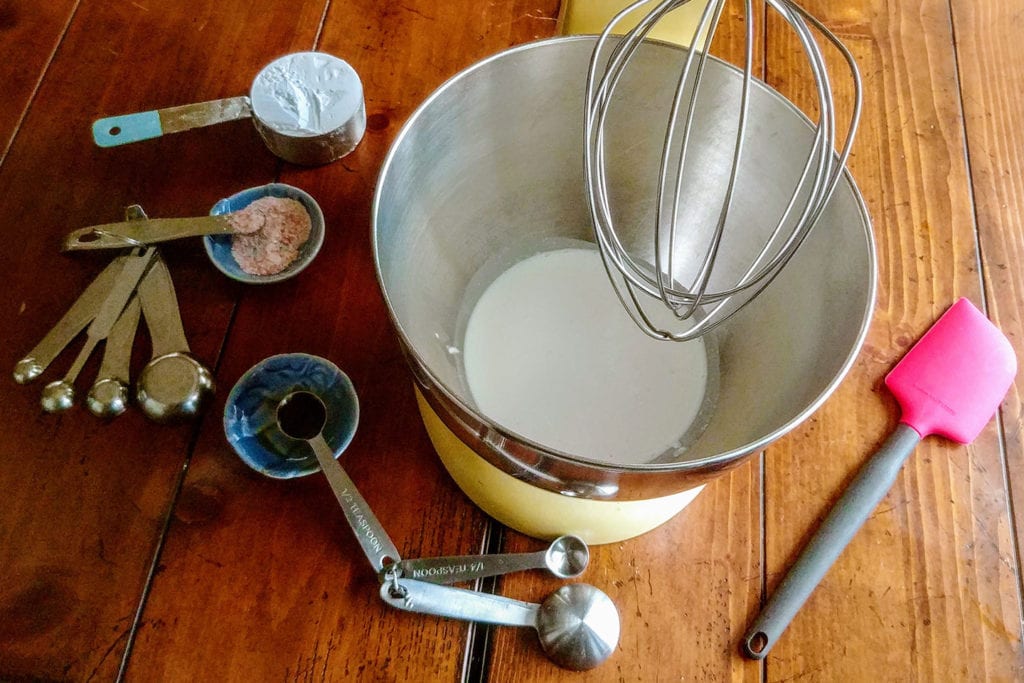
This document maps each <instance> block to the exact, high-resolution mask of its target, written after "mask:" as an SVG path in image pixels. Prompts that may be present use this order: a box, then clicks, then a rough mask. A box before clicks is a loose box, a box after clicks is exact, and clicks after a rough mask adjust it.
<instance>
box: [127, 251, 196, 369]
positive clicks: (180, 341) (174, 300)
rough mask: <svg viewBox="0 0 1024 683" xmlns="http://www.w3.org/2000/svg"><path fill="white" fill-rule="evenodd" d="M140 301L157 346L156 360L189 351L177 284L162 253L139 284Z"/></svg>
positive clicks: (154, 354)
mask: <svg viewBox="0 0 1024 683" xmlns="http://www.w3.org/2000/svg"><path fill="white" fill-rule="evenodd" d="M139 300H140V301H141V302H142V315H143V316H145V318H146V327H147V329H149V338H150V341H151V342H152V344H153V358H158V357H160V356H163V355H165V354H168V353H174V352H176V351H180V352H187V351H188V350H189V348H188V339H187V338H186V337H185V327H184V325H183V324H182V322H181V311H180V310H179V309H178V297H177V295H176V294H175V292H174V281H173V280H172V279H171V271H170V270H169V269H168V268H167V264H166V263H165V262H164V260H163V258H161V257H160V255H159V254H157V257H156V259H155V260H154V261H153V265H152V267H150V269H149V272H148V273H146V277H145V278H143V279H142V282H140V283H139Z"/></svg>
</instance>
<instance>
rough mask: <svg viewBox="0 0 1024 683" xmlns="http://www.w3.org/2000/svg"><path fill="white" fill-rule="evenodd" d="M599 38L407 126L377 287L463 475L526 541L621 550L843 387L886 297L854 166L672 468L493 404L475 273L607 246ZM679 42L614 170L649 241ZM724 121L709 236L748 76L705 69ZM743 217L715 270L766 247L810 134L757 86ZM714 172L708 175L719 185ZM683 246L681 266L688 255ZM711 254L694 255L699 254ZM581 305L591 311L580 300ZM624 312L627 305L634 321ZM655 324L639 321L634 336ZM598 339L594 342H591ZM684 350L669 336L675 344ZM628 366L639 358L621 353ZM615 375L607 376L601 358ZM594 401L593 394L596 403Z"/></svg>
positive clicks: (636, 242) (439, 102)
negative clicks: (600, 221)
mask: <svg viewBox="0 0 1024 683" xmlns="http://www.w3.org/2000/svg"><path fill="white" fill-rule="evenodd" d="M593 46H594V38H593V37H589V36H574V37H562V38H555V39H552V40H545V41H541V42H537V43H531V44H528V45H523V46H520V47H516V48H513V49H510V50H508V51H506V52H503V53H501V54H498V55H495V56H493V57H491V58H489V59H486V60H484V61H482V62H480V63H478V64H476V65H474V66H472V67H470V68H468V69H466V70H465V71H463V72H462V73H460V74H458V75H457V76H455V77H454V78H452V79H451V80H449V81H448V82H447V83H445V84H444V85H442V86H441V87H440V88H439V89H438V90H437V91H436V92H434V93H433V94H432V95H431V96H430V97H429V98H428V99H427V101H426V102H424V103H423V104H422V105H421V106H420V107H419V109H418V110H417V111H416V112H415V113H414V114H413V115H412V117H411V118H410V119H409V121H408V122H407V123H406V125H405V127H404V128H403V130H402V131H401V133H400V134H399V135H398V137H397V139H396V140H395V142H394V145H393V147H392V149H391V151H390V153H389V154H388V157H387V159H386V160H385V162H384V166H383V168H382V170H381V174H380V179H379V183H378V186H377V192H376V197H375V199H374V205H373V250H374V258H375V261H376V267H377V273H378V278H379V282H380V286H381V289H382V291H383V293H384V297H385V299H386V302H387V306H388V309H389V311H390V313H391V316H392V319H393V322H394V324H395V327H396V329H397V331H398V334H399V337H400V338H401V341H402V344H403V346H404V348H405V350H406V352H407V357H408V361H409V364H410V366H411V368H412V371H413V376H414V378H415V381H416V384H417V388H418V392H419V395H420V401H421V403H420V405H421V409H422V412H423V415H424V420H425V422H426V424H427V427H428V431H429V432H430V434H431V438H432V439H433V441H434V444H435V446H436V447H437V449H438V452H439V454H440V455H441V458H442V460H443V462H444V464H445V465H446V467H447V468H448V470H449V471H450V472H451V473H452V475H453V477H454V478H455V480H456V482H457V483H458V484H459V485H460V486H461V487H462V488H463V490H465V491H466V493H467V494H468V495H469V496H470V498H472V499H473V500H475V501H476V502H477V503H478V504H479V505H480V506H481V507H482V508H483V509H484V510H485V511H487V512H489V513H490V514H492V515H494V516H495V517H497V518H498V519H499V520H500V521H502V522H504V523H506V524H509V525H510V526H513V527H515V528H518V529H520V530H522V531H525V532H526V533H529V534H532V535H537V536H546V537H553V536H556V535H558V534H560V533H576V534H578V535H582V536H583V537H584V538H585V539H587V540H588V541H590V542H609V541H613V540H618V539H620V538H625V537H628V536H632V535H635V534H638V533H642V532H644V531H646V530H648V529H649V528H652V527H653V526H656V525H657V524H659V523H661V522H662V521H664V520H665V519H667V518H668V517H671V516H672V515H673V514H675V512H677V511H678V510H679V509H681V507H682V506H683V505H685V504H686V503H687V502H689V500H690V499H692V497H693V495H694V492H695V491H696V490H698V489H696V488H695V487H699V486H700V485H701V484H703V483H705V482H706V481H708V480H709V479H710V478H712V477H714V476H716V475H718V474H720V473H721V472H723V471H725V470H727V469H728V468H730V467H733V466H735V465H737V464H738V463H740V462H742V461H743V460H744V459H745V458H746V457H748V456H749V455H750V454H752V453H755V452H757V451H758V450H760V449H762V448H764V447H765V446H766V445H768V444H769V443H771V442H772V441H773V440H775V439H777V438H779V437H780V436H782V435H783V434H785V433H786V432H788V431H790V430H791V429H793V428H794V427H795V426H796V425H798V424H799V423H800V422H801V421H803V420H804V419H806V418H807V417H808V416H809V415H810V414H811V413H812V412H814V410H816V409H817V408H818V407H819V406H820V405H821V404H822V402H823V401H825V399H826V398H827V397H828V396H829V394H830V393H831V392H832V391H833V390H834V389H835V387H836V386H837V385H838V384H839V382H840V381H841V379H842V378H843V376H844V375H845V374H846V372H847V371H848V370H849V368H850V366H851V365H852V363H853V361H854V359H855V357H856V354H857V352H858V350H859V349H860V347H861V344H862V342H863V340H864V336H865V334H866V331H867V327H868V323H869V321H870V316H871V311H872V308H873V306H874V297H875V287H876V273H875V253H874V243H873V239H872V235H871V227H870V221H869V218H868V215H867V211H866V209H865V206H864V202H863V200H862V199H861V197H860V194H859V193H858V191H857V188H856V186H855V184H854V182H853V180H852V178H850V176H849V175H848V174H847V175H846V176H845V177H844V179H843V180H841V181H840V184H839V186H838V188H837V190H836V192H835V194H834V196H833V198H832V200H831V202H830V204H829V206H828V208H827V210H826V211H825V212H824V214H823V215H822V216H821V218H820V220H819V221H818V224H817V225H816V227H815V229H814V230H813V231H812V233H811V235H810V237H809V238H808V239H807V240H806V242H805V243H804V244H803V246H802V247H801V249H800V251H799V252H798V253H797V255H796V257H795V258H794V259H793V261H791V262H790V264H789V265H788V266H787V267H786V269H785V270H784V271H783V272H782V274H781V275H780V276H779V277H778V278H777V279H776V280H775V281H774V282H773V283H772V284H771V286H770V287H769V288H768V289H767V290H766V291H765V292H764V293H763V294H761V296H760V297H759V298H758V299H757V300H756V301H754V302H753V303H751V304H750V305H749V306H748V307H747V308H746V309H744V310H743V311H741V312H740V313H739V314H738V315H736V316H735V317H734V318H733V319H732V320H730V321H729V322H728V323H727V324H725V325H723V326H722V327H721V328H719V329H718V330H716V333H715V334H716V337H715V342H716V344H717V346H718V352H719V377H718V392H719V396H718V402H717V407H716V408H715V410H714V412H713V414H712V415H711V419H710V423H709V424H708V427H707V429H706V430H705V431H704V433H703V435H701V436H700V437H699V438H698V439H697V441H696V442H694V443H693V444H692V445H691V446H690V447H689V448H688V449H687V450H685V451H684V452H681V453H679V454H677V455H676V457H675V458H673V459H671V460H670V461H668V462H659V463H657V464H645V465H632V466H612V465H607V464H602V463H600V462H595V461H593V460H591V459H588V457H587V454H586V453H573V454H569V453H560V452H557V451H554V450H552V449H551V448H547V447H545V445H544V444H538V443H532V442H530V441H529V440H527V439H525V438H523V437H521V436H520V435H517V434H515V433H514V432H512V431H511V430H509V429H506V428H504V427H503V426H502V425H500V424H498V423H496V422H495V421H494V420H492V419H490V418H488V416H487V415H484V414H482V413H481V412H480V411H479V410H478V409H477V408H476V407H475V404H474V401H473V398H472V396H471V395H470V393H469V391H468V389H467V387H466V384H465V381H464V380H463V378H462V376H461V374H460V373H461V372H462V371H461V368H460V356H459V353H458V347H459V345H460V343H461V340H460V334H461V333H462V331H463V330H464V326H465V315H466V299H467V297H469V298H472V297H473V296H474V295H478V292H476V294H474V291H475V290H477V289H479V286H478V284H476V283H477V281H478V280H479V276H477V278H476V279H474V275H475V274H477V272H478V271H479V270H480V269H481V267H482V266H484V265H485V264H488V263H489V262H492V261H493V259H494V258H495V256H496V255H498V254H502V253H509V252H513V253H514V252H516V250H520V251H522V250H523V249H524V246H523V245H527V247H526V248H528V245H531V244H543V243H545V242H549V241H551V240H556V241H557V240H561V239H565V238H569V239H582V240H591V241H592V237H591V232H590V231H591V226H590V219H589V215H588V210H587V204H586V200H585V195H584V191H585V190H584V179H583V169H582V159H583V151H582V144H583V136H582V132H581V131H582V117H583V109H582V106H583V87H584V79H585V74H586V68H587V61H588V58H589V57H590V54H591V51H592V49H593ZM682 54H683V52H682V48H680V47H677V46H671V45H668V44H662V43H653V42H652V43H650V44H649V45H647V46H645V47H644V49H643V50H642V51H641V52H640V53H638V55H637V58H636V62H635V66H634V67H631V69H630V70H629V72H628V74H627V75H626V76H625V77H624V79H623V82H622V83H621V85H620V86H619V89H618V91H617V93H618V97H619V98H621V100H622V102H623V104H622V105H618V106H617V107H616V109H615V111H614V112H613V114H612V116H611V118H610V120H609V124H608V133H607V136H608V144H607V154H608V155H609V160H608V163H607V167H608V169H609V173H610V177H609V181H608V184H609V186H610V187H611V188H612V195H613V196H612V200H613V202H614V206H615V208H616V210H617V211H618V212H620V215H621V216H622V218H620V219H619V221H618V223H619V225H621V226H635V229H633V231H632V233H629V232H627V233H626V234H625V236H624V237H625V239H626V240H627V242H630V243H631V244H632V245H633V246H632V247H631V248H634V249H637V250H641V249H642V248H643V247H642V246H641V245H643V244H645V243H647V242H649V241H651V240H650V231H651V230H652V226H653V211H654V207H653V203H654V202H653V199H652V198H653V197H654V196H655V187H656V182H657V171H658V162H659V158H660V153H661V147H662V144H663V138H664V131H665V124H666V121H667V117H668V111H669V108H670V104H671V103H670V99H671V95H672V90H673V88H672V87H670V86H668V85H667V84H671V83H673V79H674V78H677V77H678V63H679V60H680V58H681V57H680V56H681V55H682ZM707 77H708V78H709V79H712V83H711V84H710V85H708V86H707V87H706V89H705V91H706V92H707V94H708V96H707V97H705V98H704V100H703V101H702V102H701V106H702V107H705V108H707V111H706V114H707V115H708V116H709V119H708V120H710V121H713V122H716V123H715V124H714V125H713V126H711V127H708V128H706V130H705V133H704V134H702V135H701V136H700V139H699V140H698V139H696V138H695V139H694V140H693V141H692V142H691V144H694V145H696V147H694V148H693V149H692V152H691V153H692V154H693V155H694V156H693V157H692V158H693V159H695V160H697V162H696V164H695V165H694V168H695V169H696V172H695V173H694V175H693V178H692V179H691V180H690V181H689V182H688V183H687V190H686V191H685V193H684V198H683V203H684V206H685V207H686V212H685V220H687V221H689V224H690V225H691V226H692V232H694V233H697V234H695V240H696V244H704V243H706V237H704V236H702V235H701V234H699V233H700V231H701V226H702V225H706V224H709V223H712V222H713V221H712V218H713V217H715V216H717V211H718V208H719V207H720V206H721V196H720V195H718V194H716V193H717V192H718V190H716V189H715V188H716V187H720V186H721V185H722V183H721V182H717V181H716V180H715V178H717V177H721V176H723V175H724V174H727V173H728V171H729V165H730V163H731V152H732V142H733V131H734V128H733V126H734V125H735V119H736V115H735V109H734V107H735V104H734V102H735V100H734V99H733V98H734V96H735V94H736V92H737V91H738V88H739V81H740V76H739V74H738V72H737V71H736V70H735V69H734V68H732V67H731V66H728V65H726V64H724V63H721V62H717V61H716V62H714V63H713V64H711V65H709V67H708V70H707ZM748 125H749V129H748V133H747V135H748V146H747V149H746V151H745V152H744V157H743V159H742V167H741V169H740V174H739V178H738V181H737V182H738V185H737V191H736V196H737V199H736V201H735V202H734V208H733V212H734V214H733V219H734V220H736V221H737V223H736V224H737V225H741V226H745V228H744V230H742V231H738V232H736V233H735V234H734V235H733V236H732V237H730V238H729V239H728V240H727V242H726V244H724V245H723V247H722V257H721V258H722V259H723V260H722V262H720V265H719V268H720V269H721V270H722V272H723V276H724V277H725V278H727V279H730V280H735V279H736V274H735V273H729V272H727V271H728V267H727V266H728V264H730V263H735V264H736V266H735V267H736V268H739V267H740V266H741V265H742V264H744V259H743V258H742V257H743V256H745V255H748V254H749V253H751V250H754V251H755V252H756V248H757V247H758V246H759V245H760V244H761V243H762V242H763V241H764V240H765V239H766V237H765V235H764V233H765V231H767V230H770V229H771V228H772V227H774V226H773V222H771V221H769V220H766V219H765V216H773V215H779V214H780V213H781V209H782V206H781V204H780V202H783V201H785V200H787V199H788V198H789V195H790V192H791V188H792V187H793V186H794V185H795V184H796V179H797V178H798V176H799V174H800V172H801V170H802V167H803V163H804V156H803V155H802V152H801V150H804V149H806V148H807V146H808V145H809V144H810V137H811V130H810V126H809V124H808V122H807V120H806V118H805V117H804V116H803V115H802V114H801V113H799V111H798V110H797V109H796V108H795V107H794V106H793V105H792V104H791V103H790V102H788V101H787V100H786V99H784V98H783V97H782V96H781V95H779V94H778V93H776V92H775V91H773V90H771V89H770V88H768V87H766V86H763V85H760V84H757V85H756V87H755V88H753V92H752V94H751V103H750V119H749V124H748ZM704 181H707V182H704ZM692 247H693V245H692V244H690V245H688V244H687V243H686V242H685V241H684V242H683V243H681V244H679V245H678V249H679V251H678V254H679V257H680V258H685V257H686V255H687V253H688V251H687V249H688V248H691V250H692V251H695V250H694V249H692ZM700 255H702V254H698V255H697V257H699V256H700ZM581 305H585V304H581ZM623 315H626V313H625V312H623ZM638 333H639V331H638ZM583 343H585V340H581V344H583ZM666 343H669V342H666ZM609 362H628V359H609ZM595 372H600V368H595ZM585 400H586V398H585V397H581V404H584V405H585Z"/></svg>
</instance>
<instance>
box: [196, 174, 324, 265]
mask: <svg viewBox="0 0 1024 683" xmlns="http://www.w3.org/2000/svg"><path fill="white" fill-rule="evenodd" d="M274 192H280V193H282V194H272V193H274ZM247 193H253V195H254V196H253V198H252V199H251V200H250V201H249V202H248V203H246V206H248V205H249V204H251V203H252V202H254V201H256V200H257V199H262V198H263V197H285V198H288V199H295V197H293V196H292V195H298V196H299V197H301V199H299V200H297V201H301V202H302V205H303V207H305V209H306V211H307V213H309V218H310V222H311V224H312V225H311V228H310V232H309V239H308V240H307V242H306V244H303V245H302V250H303V251H304V252H305V254H304V255H303V254H301V253H300V258H298V259H296V260H295V261H294V262H292V263H291V264H290V265H289V266H288V267H287V268H285V269H284V270H282V271H281V272H280V273H274V274H273V275H251V274H249V273H246V272H245V271H243V270H242V269H241V268H240V267H239V266H238V263H237V262H236V261H234V259H233V258H232V262H233V263H234V264H235V267H236V268H238V272H234V271H231V270H228V269H227V267H226V266H225V265H224V264H223V263H222V262H221V260H220V259H219V258H217V256H216V255H215V254H214V251H213V247H214V245H215V244H218V240H217V239H216V238H217V237H220V238H222V239H223V238H224V237H227V238H230V237H231V236H230V235H220V236H215V235H204V236H203V247H204V248H205V249H206V256H207V257H208V258H209V259H210V261H211V262H212V263H213V265H214V267H215V268H216V269H217V270H219V271H220V272H221V273H223V274H224V275H226V276H227V277H229V278H231V279H232V280H235V281H236V282H242V283H245V284H248V285H268V284H273V283H275V282H282V281H284V280H288V279H290V278H293V277H295V276H296V275H298V274H299V273H301V272H302V271H304V270H305V269H306V268H307V267H309V265H310V264H311V263H313V260H314V259H316V257H317V254H319V253H320V248H321V247H322V246H323V243H324V235H325V233H326V232H327V225H326V224H325V222H324V212H323V209H322V208H321V207H320V203H319V202H317V201H316V199H315V198H314V197H313V195H311V194H310V193H308V192H306V191H305V190H303V189H302V188H299V187H295V186H294V185H289V184H287V183H278V182H273V183H266V184H264V185H255V186H253V187H247V188H245V189H243V190H239V191H238V192H235V193H234V194H232V195H230V196H227V197H222V198H221V199H218V200H217V201H216V202H215V203H214V205H213V206H212V207H211V208H210V215H211V216H218V215H223V214H224V213H226V212H225V211H222V210H221V209H223V208H224V207H226V206H227V204H228V203H229V202H231V201H232V200H234V199H235V198H237V197H239V196H241V195H244V194H247ZM303 200H304V201H303ZM229 254H230V252H229Z"/></svg>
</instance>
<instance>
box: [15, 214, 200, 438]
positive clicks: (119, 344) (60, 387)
mask: <svg viewBox="0 0 1024 683" xmlns="http://www.w3.org/2000/svg"><path fill="white" fill-rule="evenodd" d="M125 218H126V219H127V222H128V223H132V222H136V221H140V222H142V223H145V222H146V214H145V212H143V210H142V207H140V206H137V205H135V206H131V207H129V208H128V209H127V210H126V212H125ZM125 246H131V247H132V248H131V250H130V251H129V252H128V253H122V254H120V255H118V256H116V257H115V258H114V259H113V260H112V261H111V262H110V264H108V265H107V267H106V268H104V269H103V271H102V272H100V274H99V275H98V276H97V277H96V278H95V279H94V280H93V281H92V282H91V283H90V284H89V285H88V286H87V287H86V288H85V290H84V291H83V292H82V294H81V295H80V296H79V297H78V299H77V300H76V301H75V302H74V303H73V304H72V305H71V307H70V308H69V309H68V310H67V311H66V312H65V313H64V315H63V317H61V319H60V320H59V321H58V322H57V324H56V325H54V326H53V328H52V329H51V330H50V331H49V332H48V333H47V334H46V336H44V337H43V339H42V340H41V341H40V342H39V343H38V344H37V345H36V346H35V348H33V349H32V350H31V351H29V352H28V353H27V354H26V355H25V356H24V357H23V358H22V359H21V360H19V361H18V363H17V365H16V366H15V369H14V379H15V381H17V382H18V383H20V384H27V383H28V382H31V381H33V380H35V379H36V378H38V377H39V376H40V375H42V374H43V372H44V371H46V369H47V368H48V367H49V366H50V364H51V363H52V362H53V361H54V360H55V359H56V358H57V357H58V356H59V355H60V354H61V352H62V351H63V350H64V349H65V348H67V347H68V346H69V345H70V344H71V343H72V342H73V341H74V340H75V338H76V337H78V336H79V334H80V333H81V332H82V330H85V332H86V339H85V343H84V344H83V346H82V348H81V349H80V350H79V352H78V354H77V355H76V357H75V359H74V361H73V362H72V364H71V367H70V368H69V369H68V370H67V372H66V373H65V374H64V377H63V378H61V379H59V380H54V381H52V382H50V383H48V384H47V385H46V386H45V387H44V388H43V392H42V399H41V404H42V407H43V410H45V411H47V412H50V413H58V412H63V411H65V410H68V409H69V408H71V407H72V406H73V405H74V403H75V398H76V393H75V386H74V385H75V380H76V379H77V378H78V375H79V373H80V372H81V370H82V368H83V367H84V366H85V363H86V361H87V360H88V359H89V356H90V355H91V354H92V353H93V351H94V350H95V349H96V347H97V346H98V345H99V344H100V342H104V348H103V358H102V361H101V363H100V369H99V372H98V374H97V377H96V380H95V382H93V384H92V387H91V388H90V389H89V392H88V395H87V397H86V401H85V404H86V406H87V407H88V409H89V411H90V412H91V413H93V414H94V415H96V416H99V417H112V416H115V415H120V414H121V413H123V412H124V411H125V409H126V408H127V406H128V404H129V392H128V387H129V374H130V367H129V366H130V363H131V355H132V346H133V343H134V341H135V336H136V331H137V329H138V324H139V320H140V318H144V319H145V321H146V326H147V328H148V330H149V336H150V339H151V341H152V347H153V354H152V358H151V359H150V361H149V362H148V363H147V364H146V365H145V367H144V368H143V369H142V372H141V373H140V375H139V378H138V380H137V382H136V383H135V400H136V402H137V403H138V405H139V407H140V408H141V410H142V412H143V413H144V414H145V415H146V416H147V417H149V418H151V419H153V420H156V421H158V422H165V421H168V420H172V419H175V418H182V417H191V416H193V415H195V414H196V413H198V412H199V410H200V409H201V408H202V406H203V404H204V403H205V401H206V400H207V398H208V397H209V396H210V394H212V392H213V388H214V382H213V376H212V374H211V373H210V371H209V369H208V368H207V367H206V366H204V365H203V364H202V363H200V362H199V361H198V360H196V358H194V357H193V356H192V355H191V354H190V353H189V346H188V341H187V340H186V338H185V331H184V328H183V326H182V322H181V314H180V312H179V310H178V302H177V297H176V295H175V292H174V283H173V282H172V280H171V275H170V271H169V270H168V269H167V265H166V264H165V263H164V261H163V259H162V258H161V257H160V254H159V253H158V252H157V249H156V247H153V246H150V245H148V244H147V243H145V242H142V241H138V240H133V241H132V242H131V243H130V245H125Z"/></svg>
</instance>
